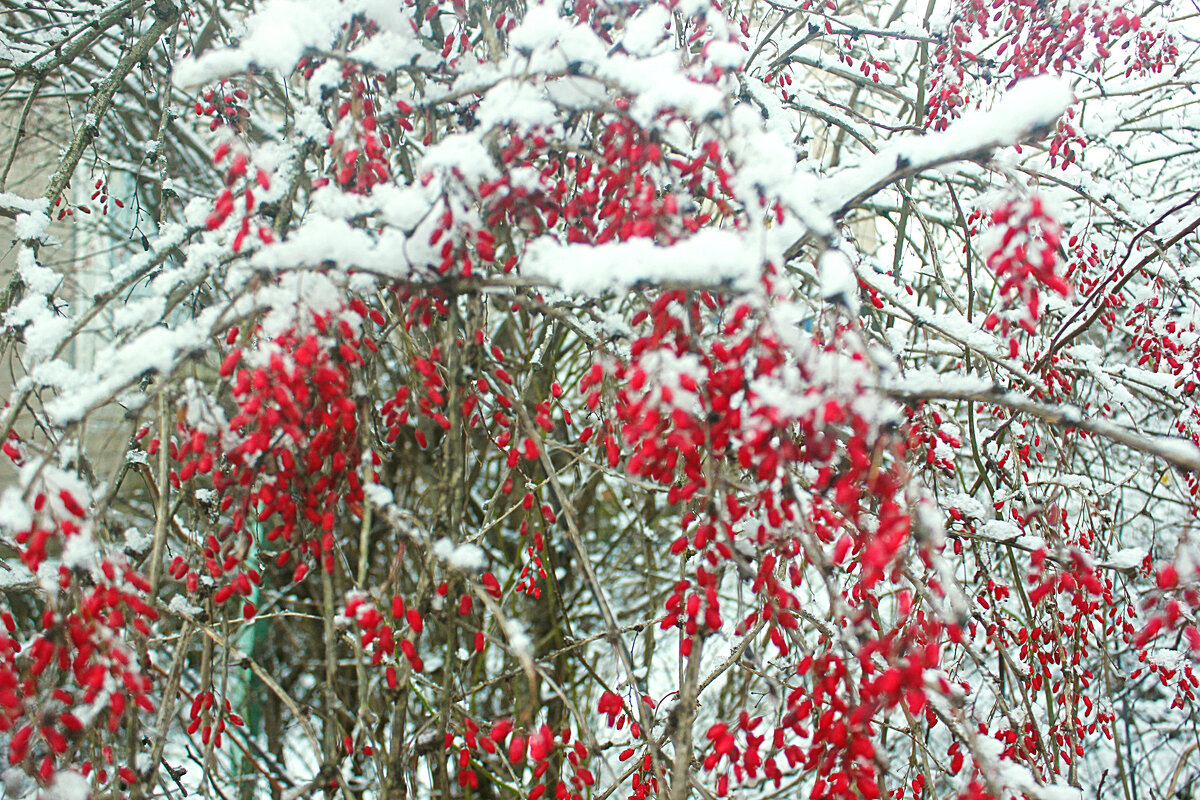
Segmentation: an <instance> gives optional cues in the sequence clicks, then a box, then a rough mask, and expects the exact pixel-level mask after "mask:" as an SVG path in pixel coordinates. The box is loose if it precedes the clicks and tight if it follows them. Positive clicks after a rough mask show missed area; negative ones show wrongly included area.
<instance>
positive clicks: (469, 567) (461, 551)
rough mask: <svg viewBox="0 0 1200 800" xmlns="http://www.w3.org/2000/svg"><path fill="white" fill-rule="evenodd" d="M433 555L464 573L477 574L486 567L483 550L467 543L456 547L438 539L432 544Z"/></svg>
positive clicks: (452, 543)
mask: <svg viewBox="0 0 1200 800" xmlns="http://www.w3.org/2000/svg"><path fill="white" fill-rule="evenodd" d="M433 553H434V555H436V556H437V557H438V558H440V559H441V560H442V561H445V562H446V563H447V564H448V565H450V566H451V567H453V568H454V569H459V570H462V571H464V572H479V571H480V570H482V569H483V568H484V567H485V566H486V565H487V555H486V554H485V553H484V552H483V549H482V548H480V547H479V546H478V545H474V544H470V543H469V542H468V543H464V544H458V545H456V544H455V543H454V542H452V541H450V540H449V539H439V540H438V541H436V542H434V544H433Z"/></svg>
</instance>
